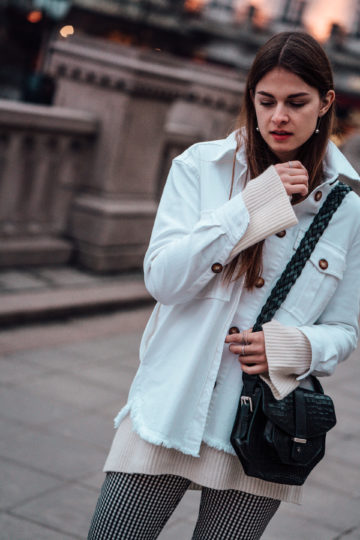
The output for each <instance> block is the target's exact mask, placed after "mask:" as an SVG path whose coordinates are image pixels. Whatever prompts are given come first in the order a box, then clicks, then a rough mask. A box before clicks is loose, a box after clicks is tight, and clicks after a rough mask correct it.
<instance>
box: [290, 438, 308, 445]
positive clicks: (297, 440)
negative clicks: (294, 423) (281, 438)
mask: <svg viewBox="0 0 360 540" xmlns="http://www.w3.org/2000/svg"><path fill="white" fill-rule="evenodd" d="M292 440H293V441H294V442H297V443H300V444H306V443H307V439H300V438H299V437H292Z"/></svg>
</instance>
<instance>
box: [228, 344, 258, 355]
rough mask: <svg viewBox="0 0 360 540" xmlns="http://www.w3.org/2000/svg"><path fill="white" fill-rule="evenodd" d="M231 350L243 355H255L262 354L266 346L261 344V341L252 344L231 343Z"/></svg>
mask: <svg viewBox="0 0 360 540" xmlns="http://www.w3.org/2000/svg"><path fill="white" fill-rule="evenodd" d="M229 351H230V352H232V353H234V354H238V355H241V356H242V357H245V356H253V355H254V354H262V353H263V352H264V347H263V345H262V344H261V342H259V343H256V344H251V345H233V344H232V345H230V347H229Z"/></svg>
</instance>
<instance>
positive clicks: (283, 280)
mask: <svg viewBox="0 0 360 540" xmlns="http://www.w3.org/2000/svg"><path fill="white" fill-rule="evenodd" d="M349 191H351V188H350V187H349V186H347V185H345V184H343V183H341V182H339V183H338V184H337V185H336V186H335V187H334V188H333V189H332V190H331V192H330V193H329V195H328V196H327V198H326V200H325V202H324V204H323V205H322V207H321V208H320V210H319V212H318V213H317V214H316V216H315V217H314V219H313V221H312V223H311V225H310V227H309V228H308V230H307V231H306V233H305V235H304V237H303V238H302V240H301V242H300V244H299V247H298V248H297V250H296V251H295V253H294V255H293V256H292V257H291V259H290V261H289V262H288V264H287V265H286V268H285V270H284V271H283V273H282V274H281V276H280V277H279V279H278V281H277V282H276V284H275V285H274V287H273V289H272V291H271V293H270V296H269V297H268V299H267V301H266V303H265V305H264V306H263V308H262V310H261V312H260V314H259V316H258V318H257V319H256V322H255V324H254V326H253V332H258V331H260V330H261V329H262V325H263V324H265V323H266V322H269V321H271V319H272V318H273V316H274V315H275V313H276V311H277V310H278V309H279V307H280V306H281V304H282V303H283V302H284V300H285V298H286V297H287V295H288V293H289V291H290V289H291V287H292V286H293V285H294V283H295V281H296V280H297V278H298V277H299V276H300V274H301V272H302V269H303V268H304V266H305V264H306V262H307V261H308V259H309V257H310V255H311V253H312V252H313V250H314V248H315V246H316V244H317V242H318V241H319V238H320V236H321V235H322V233H323V232H324V231H325V229H326V227H327V226H328V224H329V221H330V220H331V218H332V216H333V214H334V212H335V211H336V210H337V208H338V207H339V206H340V204H341V203H342V201H343V199H344V197H345V196H346V195H347V194H348V193H349Z"/></svg>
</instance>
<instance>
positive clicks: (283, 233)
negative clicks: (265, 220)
mask: <svg viewBox="0 0 360 540" xmlns="http://www.w3.org/2000/svg"><path fill="white" fill-rule="evenodd" d="M285 234H286V231H280V232H278V233H276V236H278V237H279V238H284V236H285Z"/></svg>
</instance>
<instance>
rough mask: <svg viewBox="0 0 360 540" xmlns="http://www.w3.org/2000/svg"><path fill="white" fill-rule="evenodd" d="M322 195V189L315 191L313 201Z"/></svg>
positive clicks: (318, 199)
mask: <svg viewBox="0 0 360 540" xmlns="http://www.w3.org/2000/svg"><path fill="white" fill-rule="evenodd" d="M321 197H322V191H317V192H316V193H315V195H314V198H315V201H320V199H321Z"/></svg>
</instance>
